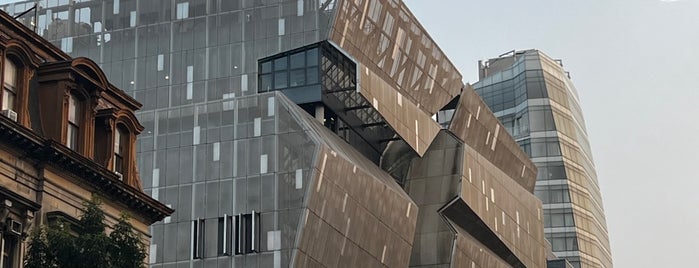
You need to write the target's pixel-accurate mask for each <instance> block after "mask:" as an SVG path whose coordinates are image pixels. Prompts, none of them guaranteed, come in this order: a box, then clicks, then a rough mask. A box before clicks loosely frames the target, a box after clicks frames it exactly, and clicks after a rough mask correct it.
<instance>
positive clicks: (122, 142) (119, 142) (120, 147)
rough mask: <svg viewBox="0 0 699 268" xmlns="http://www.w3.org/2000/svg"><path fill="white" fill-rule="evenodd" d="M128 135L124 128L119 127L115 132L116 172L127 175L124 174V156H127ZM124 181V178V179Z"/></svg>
mask: <svg viewBox="0 0 699 268" xmlns="http://www.w3.org/2000/svg"><path fill="white" fill-rule="evenodd" d="M127 138H128V134H127V131H126V130H125V129H124V127H123V126H121V125H119V126H117V131H116V132H114V172H116V173H119V174H122V175H123V174H126V172H124V158H125V157H124V156H125V155H126V146H127V145H128V143H127V141H126V140H127ZM122 179H123V178H122Z"/></svg>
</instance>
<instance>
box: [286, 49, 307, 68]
mask: <svg viewBox="0 0 699 268" xmlns="http://www.w3.org/2000/svg"><path fill="white" fill-rule="evenodd" d="M289 65H290V66H291V69H295V68H302V67H303V66H304V65H305V57H304V52H303V51H302V52H298V53H296V54H293V55H291V56H290V57H289Z"/></svg>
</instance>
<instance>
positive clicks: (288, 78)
mask: <svg viewBox="0 0 699 268" xmlns="http://www.w3.org/2000/svg"><path fill="white" fill-rule="evenodd" d="M317 66H318V47H317V45H313V46H311V48H306V49H305V50H304V49H301V51H299V50H296V51H293V52H289V53H283V54H281V55H277V56H273V57H270V58H268V59H262V60H261V61H260V64H259V71H260V75H259V84H258V88H259V92H267V91H270V90H272V89H275V90H279V89H286V88H293V87H304V86H309V85H316V84H318V83H319V80H320V79H319V76H320V74H319V69H318V67H317Z"/></svg>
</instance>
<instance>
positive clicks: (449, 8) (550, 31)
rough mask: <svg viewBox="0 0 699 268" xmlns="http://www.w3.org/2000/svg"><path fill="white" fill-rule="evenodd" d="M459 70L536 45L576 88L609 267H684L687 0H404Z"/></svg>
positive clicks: (698, 244) (692, 230)
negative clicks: (593, 169) (556, 61)
mask: <svg viewBox="0 0 699 268" xmlns="http://www.w3.org/2000/svg"><path fill="white" fill-rule="evenodd" d="M405 2H406V3H407V4H408V6H409V7H410V9H411V11H412V12H413V13H414V14H415V16H417V18H418V19H419V20H420V21H421V22H422V24H423V26H424V27H425V28H426V29H427V31H428V32H429V33H430V34H431V36H432V38H433V39H434V40H435V41H436V42H437V44H439V46H440V47H441V48H442V50H444V52H445V53H446V54H447V56H448V57H449V58H450V59H451V60H452V62H453V63H454V64H455V65H456V66H457V67H458V68H459V70H460V71H461V73H462V74H463V75H464V80H465V82H471V83H473V82H475V81H476V80H477V75H478V73H477V61H478V60H479V59H485V58H492V57H497V56H498V55H500V54H502V53H504V52H507V51H510V50H512V49H527V48H537V49H540V50H542V51H544V53H546V54H548V55H549V56H551V57H554V58H560V59H563V64H564V66H565V69H567V70H568V71H570V72H571V75H572V79H573V82H574V83H575V85H576V87H577V89H578V92H579V94H580V99H581V102H582V103H581V105H582V109H583V113H584V116H585V121H586V123H587V128H588V129H587V130H588V134H589V137H590V143H591V146H592V153H593V155H594V160H595V164H596V167H597V174H598V179H599V182H600V187H601V188H602V197H603V199H604V208H605V212H606V215H607V225H608V229H609V235H610V239H611V246H612V257H613V259H614V264H615V267H696V266H697V265H696V256H697V254H698V253H699V174H698V172H697V166H699V139H698V138H697V137H698V136H699V119H698V116H697V115H699V67H698V66H699V65H698V63H699V0H684V1H683V0H679V1H667V0H666V1H661V0H614V1H609V0H585V1H572V0H528V1H522V0H511V1H505V0H490V1H471V0H439V1H428V0H405Z"/></svg>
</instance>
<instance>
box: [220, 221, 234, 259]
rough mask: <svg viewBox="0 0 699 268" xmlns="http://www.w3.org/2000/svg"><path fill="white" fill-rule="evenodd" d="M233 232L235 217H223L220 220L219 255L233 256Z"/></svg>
mask: <svg viewBox="0 0 699 268" xmlns="http://www.w3.org/2000/svg"><path fill="white" fill-rule="evenodd" d="M232 230H233V216H228V215H223V217H220V218H218V255H219V256H224V255H226V256H227V255H231V251H232V250H231V246H232V243H231V233H232Z"/></svg>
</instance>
